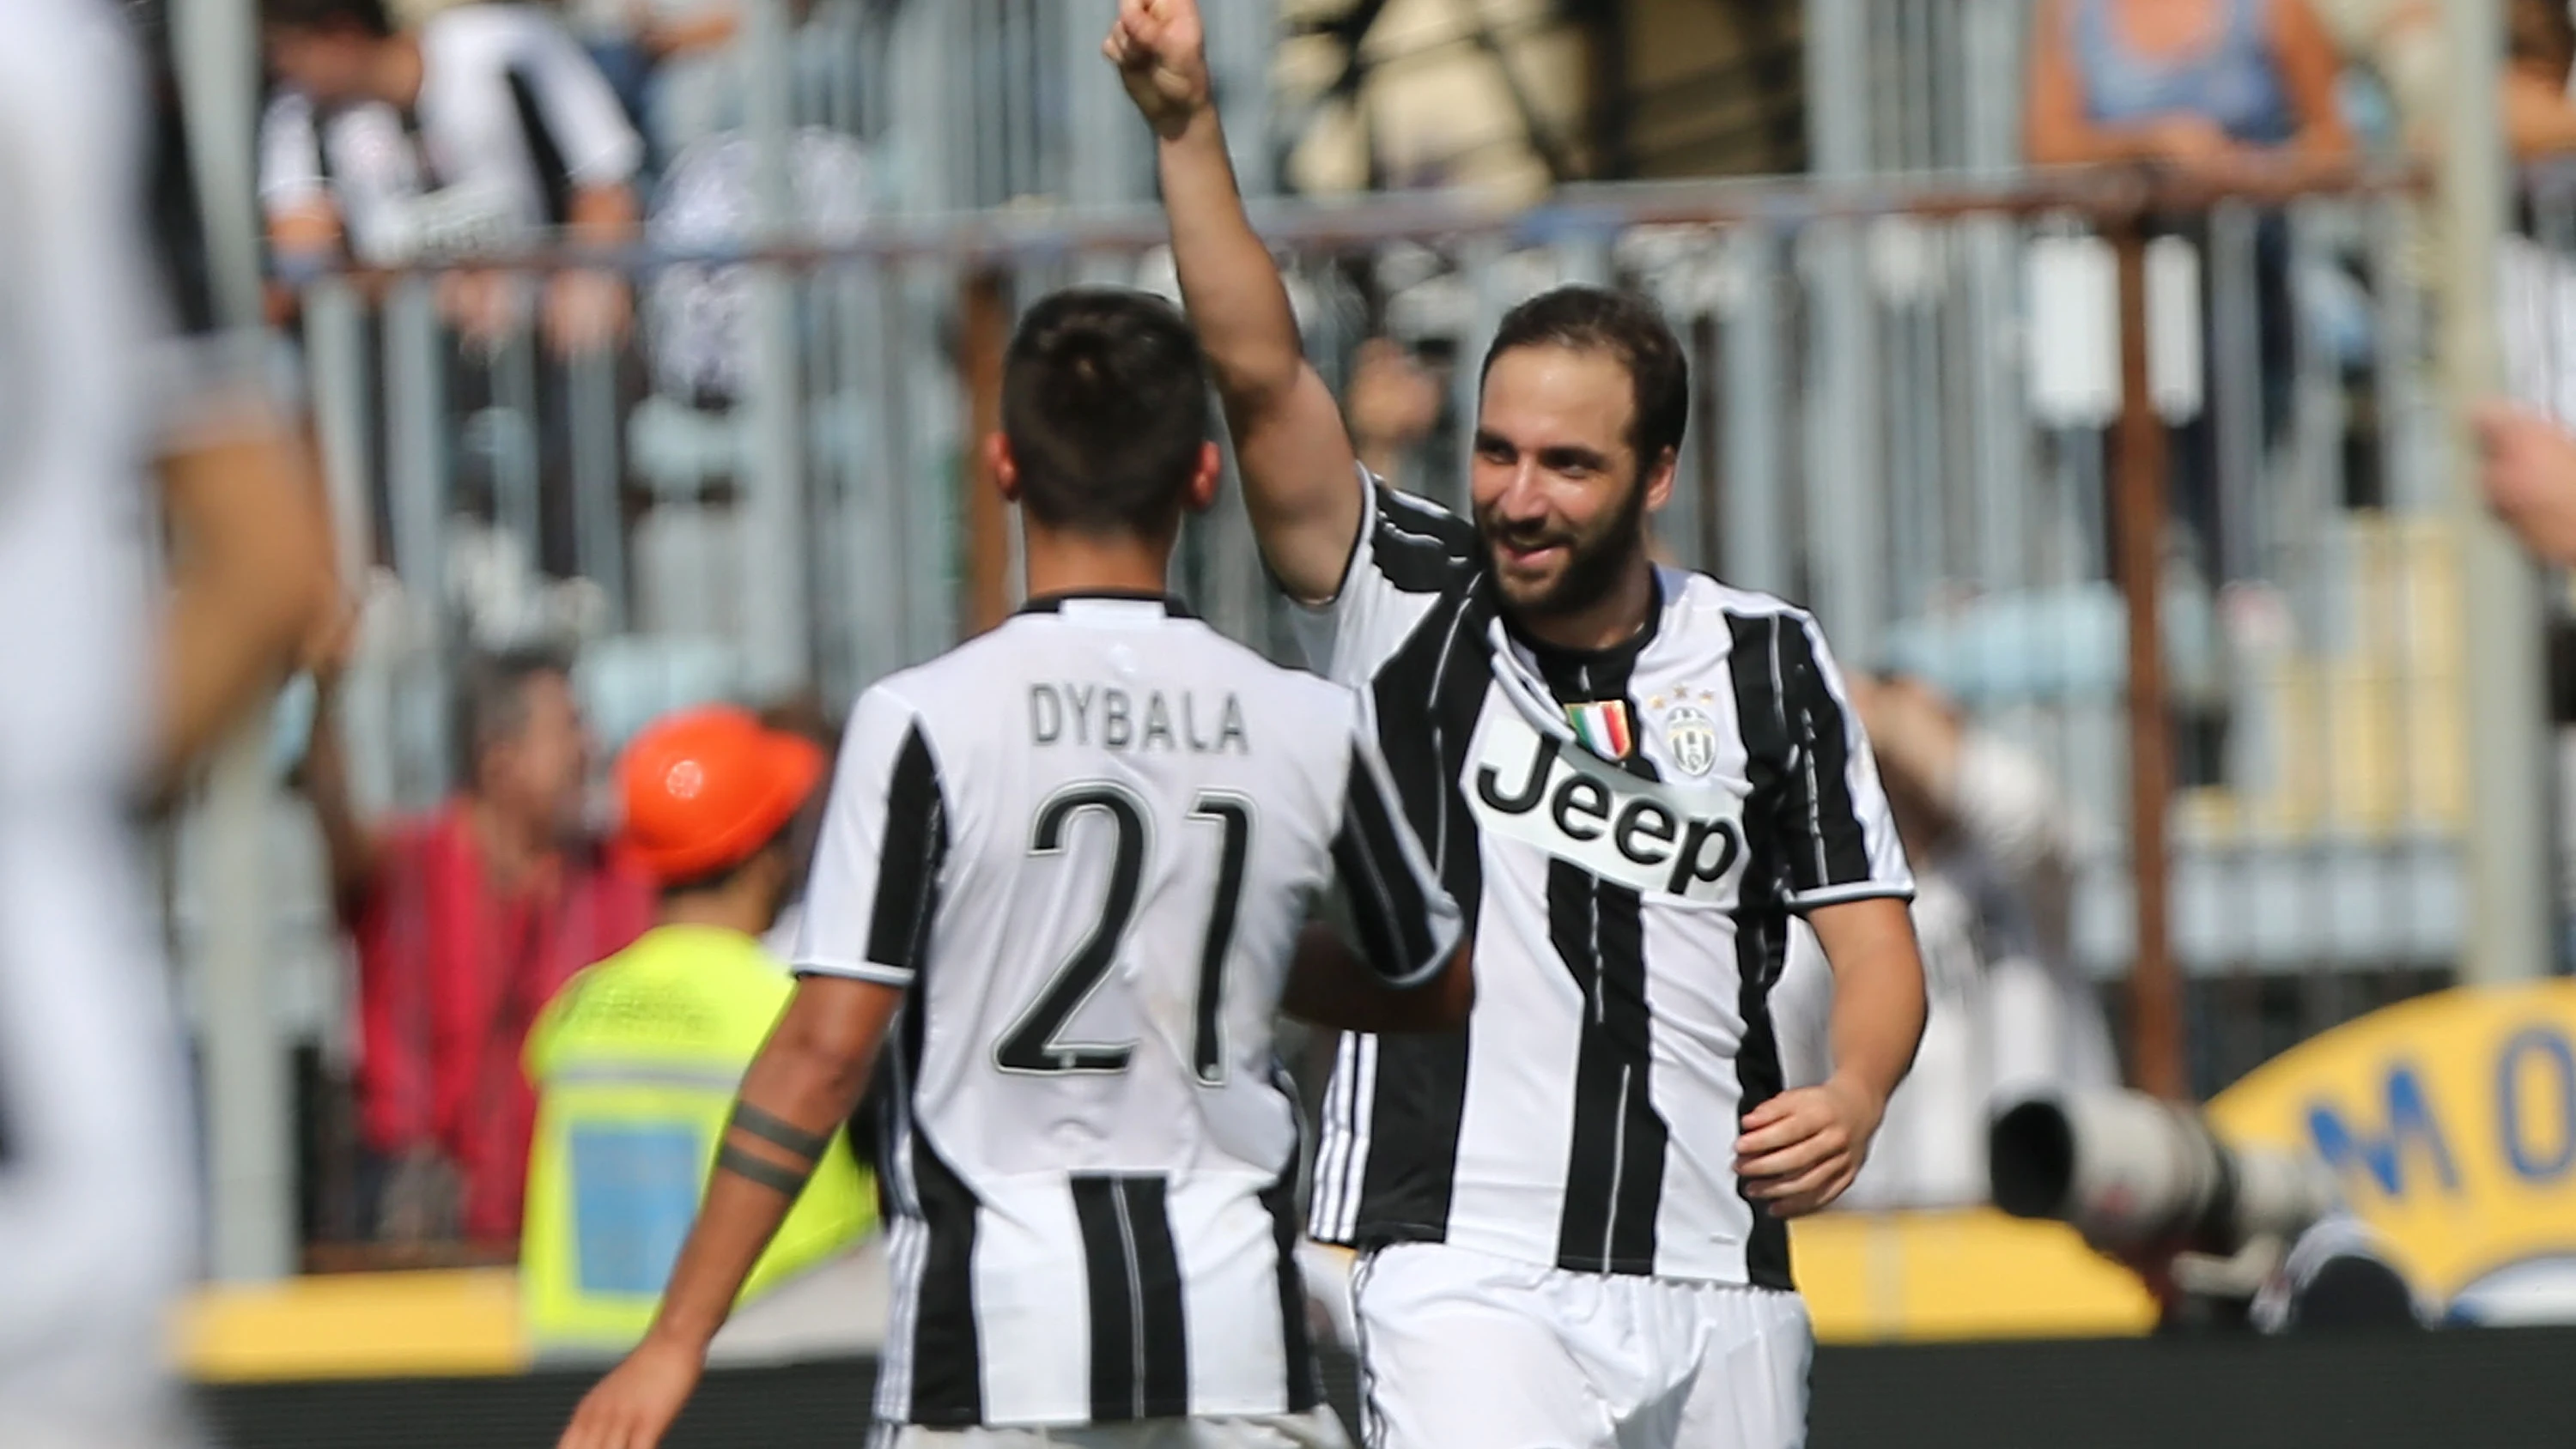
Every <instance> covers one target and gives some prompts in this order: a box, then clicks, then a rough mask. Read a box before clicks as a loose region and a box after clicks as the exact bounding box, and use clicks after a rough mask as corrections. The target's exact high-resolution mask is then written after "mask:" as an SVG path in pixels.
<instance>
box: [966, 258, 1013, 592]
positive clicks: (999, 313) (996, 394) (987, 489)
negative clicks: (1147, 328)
mask: <svg viewBox="0 0 2576 1449" xmlns="http://www.w3.org/2000/svg"><path fill="white" fill-rule="evenodd" d="M1004 285H1005V283H1004V280H1003V277H1002V274H1001V273H999V272H995V271H978V272H975V273H973V274H972V275H970V276H968V277H967V279H966V284H965V287H964V289H963V294H962V296H961V297H960V299H959V305H958V315H959V317H960V318H961V319H962V321H963V329H962V334H961V336H960V339H959V342H958V356H959V364H960V368H961V370H962V372H963V374H964V377H965V382H966V437H965V447H966V458H965V464H966V466H965V467H963V468H961V469H959V470H958V478H959V480H960V482H961V483H962V485H963V486H964V487H965V489H966V500H965V502H966V506H965V507H964V508H963V509H962V510H960V513H961V515H962V516H963V517H964V519H965V521H966V540H965V542H966V568H965V577H964V579H963V583H964V597H963V598H961V599H960V600H959V601H958V603H959V607H958V610H957V616H958V618H959V619H960V620H961V621H962V622H963V623H964V624H965V631H964V632H965V633H966V634H967V635H968V636H970V637H971V636H973V635H976V634H981V633H983V632H984V631H985V630H987V629H990V628H992V627H993V626H994V625H996V624H999V623H1001V622H1002V621H1003V620H1004V619H1005V618H1007V617H1009V615H1010V612H1011V580H1010V569H1011V539H1010V527H1011V520H1010V515H1009V511H1008V510H1007V509H1005V508H1004V507H1003V506H1002V495H1001V494H1000V492H998V491H997V490H996V489H995V488H994V485H993V468H992V465H991V463H989V462H988V461H986V459H985V456H984V440H985V439H986V438H989V437H991V436H992V435H993V434H994V433H996V432H998V431H999V430H1000V429H1001V426H1002V358H1003V355H1004V354H1005V353H1006V352H1007V351H1008V350H1009V349H1010V345H1011V306H1010V299H1009V298H1008V297H1007V296H1006V295H1005V294H1004V291H1003V288H1004Z"/></svg>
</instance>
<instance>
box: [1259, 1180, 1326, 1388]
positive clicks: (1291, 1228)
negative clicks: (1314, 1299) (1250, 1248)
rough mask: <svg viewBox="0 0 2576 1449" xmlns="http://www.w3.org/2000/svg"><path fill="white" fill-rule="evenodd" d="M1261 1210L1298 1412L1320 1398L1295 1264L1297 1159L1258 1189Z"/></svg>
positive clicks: (1302, 1281)
mask: <svg viewBox="0 0 2576 1449" xmlns="http://www.w3.org/2000/svg"><path fill="white" fill-rule="evenodd" d="M1261 1208H1262V1211H1264V1212H1266V1213H1268V1214H1270V1237H1271V1241H1272V1243H1273V1244H1275V1245H1276V1246H1277V1249H1278V1252H1279V1269H1278V1278H1279V1349H1280V1357H1281V1358H1282V1359H1283V1360H1284V1361H1285V1362H1286V1365H1287V1372H1288V1383H1287V1390H1288V1392H1287V1397H1286V1398H1285V1399H1284V1400H1283V1402H1285V1403H1286V1404H1287V1405H1288V1412H1289V1413H1292V1414H1302V1413H1305V1412H1306V1411H1307V1410H1309V1409H1311V1408H1313V1407H1315V1406H1316V1405H1317V1404H1320V1403H1322V1402H1323V1401H1324V1391H1323V1385H1322V1383H1321V1382H1320V1381H1319V1380H1318V1379H1317V1378H1316V1377H1315V1349H1314V1345H1313V1344H1312V1343H1311V1342H1309V1341H1308V1339H1307V1337H1306V1280H1305V1277H1304V1275H1303V1274H1302V1273H1300V1272H1299V1271H1298V1268H1297V1163H1296V1160H1295V1159H1294V1158H1291V1159H1290V1160H1289V1163H1288V1167H1287V1170H1286V1171H1284V1172H1282V1173H1280V1174H1279V1180H1278V1181H1276V1182H1274V1183H1272V1184H1270V1186H1269V1187H1267V1188H1265V1189H1263V1190H1262V1193H1261Z"/></svg>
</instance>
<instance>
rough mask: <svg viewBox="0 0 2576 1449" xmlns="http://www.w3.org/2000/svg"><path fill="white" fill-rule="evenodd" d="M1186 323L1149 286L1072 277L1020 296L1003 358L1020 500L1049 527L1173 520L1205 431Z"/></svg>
mask: <svg viewBox="0 0 2576 1449" xmlns="http://www.w3.org/2000/svg"><path fill="white" fill-rule="evenodd" d="M1208 423H1209V417H1208V392H1207V368H1206V364H1205V362H1204V360H1203V359H1202V358H1201V356H1200V354H1199V340H1198V336H1197V334H1195V333H1193V332H1192V331H1191V330H1190V324H1189V323H1188V322H1187V321H1186V320H1184V319H1183V318H1182V316H1181V314H1180V312H1179V310H1178V309H1176V308H1174V307H1173V306H1172V305H1171V304H1170V303H1168V302H1165V301H1163V300H1162V299H1161V298H1159V297H1154V296H1151V295H1149V294H1147V293H1144V292H1132V291H1127V290H1125V289H1123V288H1115V287H1073V288H1068V289H1067V290H1065V291H1061V292H1057V293H1055V294H1054V295H1052V296H1049V297H1047V298H1045V299H1043V300H1041V301H1040V302H1039V303H1038V304H1037V305H1036V306H1034V307H1031V308H1030V309H1029V311H1028V315H1027V316H1025V317H1023V318H1021V319H1020V327H1019V331H1018V332H1017V333H1015V334H1013V335H1012V337H1011V350H1010V353H1009V355H1008V357H1007V358H1006V359H1005V361H1004V363H1003V365H1002V436H1003V437H1004V438H1006V439H1008V440H1009V442H1010V445H1011V457H1012V459H1013V461H1014V462H1015V463H1016V464H1017V465H1018V467H1019V474H1020V503H1021V506H1023V507H1025V508H1027V509H1028V511H1029V513H1030V516H1032V517H1034V518H1036V519H1037V520H1038V521H1039V522H1041V523H1043V524H1045V525H1047V526H1048V527H1050V528H1060V529H1067V530H1071V531H1074V532H1080V533H1092V534H1120V533H1138V534H1153V533H1158V532H1161V531H1162V530H1165V529H1168V528H1170V527H1172V525H1173V523H1174V522H1175V520H1176V519H1177V518H1178V517H1179V514H1180V506H1181V499H1182V495H1183V493H1184V492H1185V491H1186V489H1187V487H1188V485H1189V481H1190V477H1191V475H1192V474H1193V472H1194V471H1195V470H1196V469H1197V467H1198V461H1199V453H1200V450H1201V449H1202V448H1204V447H1205V446H1206V445H1207V441H1208Z"/></svg>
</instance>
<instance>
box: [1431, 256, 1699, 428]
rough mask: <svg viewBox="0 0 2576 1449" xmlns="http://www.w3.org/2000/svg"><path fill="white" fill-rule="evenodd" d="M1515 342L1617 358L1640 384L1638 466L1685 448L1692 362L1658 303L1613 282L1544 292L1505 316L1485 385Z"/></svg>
mask: <svg viewBox="0 0 2576 1449" xmlns="http://www.w3.org/2000/svg"><path fill="white" fill-rule="evenodd" d="M1516 347H1562V348H1565V349H1567V350H1568V351H1572V352H1607V353H1609V354H1610V355H1611V356H1613V357H1616V358H1617V359H1619V365H1620V366H1622V367H1624V368H1626V369H1627V370H1628V381H1629V383H1630V385H1631V386H1633V387H1634V388H1635V389H1636V402H1637V411H1636V416H1635V417H1633V418H1631V419H1630V420H1629V423H1628V445H1629V446H1630V447H1632V448H1634V449H1636V451H1637V466H1638V468H1639V469H1640V470H1643V469H1646V468H1651V467H1653V466H1654V463H1655V460H1656V459H1657V458H1660V457H1662V456H1663V454H1664V450H1665V449H1667V448H1670V449H1672V450H1673V451H1675V452H1679V451H1680V450H1681V446H1682V429H1683V428H1684V427H1685V426H1687V425H1688V424H1689V422H1690V362H1689V359H1688V358H1686V357H1685V356H1684V355H1683V353H1682V344H1681V341H1680V339H1678V338H1676V337H1674V336H1673V329H1672V328H1671V327H1670V326H1668V325H1666V323H1665V322H1664V314H1663V313H1661V312H1658V311H1656V310H1655V304H1654V303H1652V302H1649V301H1647V300H1646V299H1645V298H1643V297H1640V296H1638V295H1636V294H1635V293H1633V292H1620V291H1613V290H1612V289H1610V288H1608V287H1586V286H1566V287H1558V288H1556V289H1555V290H1553V291H1547V292H1541V293H1539V294H1538V295H1537V296H1535V297H1532V298H1530V299H1529V300H1528V301H1526V302H1523V303H1521V304H1520V305H1519V306H1517V307H1514V308H1513V309H1512V310H1510V311H1509V312H1506V313H1504V314H1503V320H1502V323H1501V325H1500V326H1497V327H1496V328H1495V329H1494V344H1493V346H1491V347H1488V348H1486V349H1485V365H1484V366H1483V367H1482V368H1481V369H1479V370H1478V372H1477V374H1476V381H1477V384H1478V385H1479V386H1482V385H1483V383H1484V379H1485V375H1486V374H1487V373H1490V372H1492V371H1493V370H1494V359H1495V358H1497V357H1500V356H1502V355H1503V354H1504V353H1506V352H1509V351H1511V350H1512V349H1514V348H1516Z"/></svg>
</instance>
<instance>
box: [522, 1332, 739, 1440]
mask: <svg viewBox="0 0 2576 1449" xmlns="http://www.w3.org/2000/svg"><path fill="white" fill-rule="evenodd" d="M705 1371H706V1355H705V1354H704V1353H703V1352H700V1351H696V1350H693V1349H690V1348H689V1347H687V1346H686V1345H682V1344H674V1343H671V1342H669V1341H667V1340H665V1339H661V1338H657V1337H652V1336H649V1335H648V1336H647V1337H646V1338H645V1340H644V1342H643V1343H642V1344H640V1345H638V1346H637V1347H636V1350H635V1351H634V1352H633V1353H630V1354H628V1355H627V1356H626V1360H625V1362H623V1363H620V1364H619V1365H618V1366H617V1367H616V1368H614V1369H611V1370H609V1373H608V1377H606V1378H604V1379H601V1380H600V1381H599V1383H598V1385H597V1386H596V1387H594V1388H593V1389H592V1390H591V1391H590V1392H589V1393H588V1394H585V1395H583V1396H582V1401H581V1406H580V1407H579V1408H577V1409H574V1410H573V1413H572V1422H571V1423H570V1424H568V1425H566V1426H565V1428H564V1432H563V1438H562V1439H560V1440H558V1441H556V1449H653V1446H654V1445H656V1444H659V1443H661V1442H662V1436H663V1435H664V1434H667V1433H669V1432H670V1429H671V1421H672V1420H674V1419H677V1418H679V1417H680V1410H681V1408H682V1406H684V1405H686V1404H687V1403H688V1402H689V1395H690V1394H691V1393H692V1392H694V1391H695V1390H696V1389H697V1387H698V1377H699V1375H700V1374H702V1373H704V1372H705Z"/></svg>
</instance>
